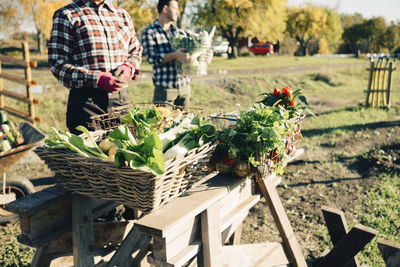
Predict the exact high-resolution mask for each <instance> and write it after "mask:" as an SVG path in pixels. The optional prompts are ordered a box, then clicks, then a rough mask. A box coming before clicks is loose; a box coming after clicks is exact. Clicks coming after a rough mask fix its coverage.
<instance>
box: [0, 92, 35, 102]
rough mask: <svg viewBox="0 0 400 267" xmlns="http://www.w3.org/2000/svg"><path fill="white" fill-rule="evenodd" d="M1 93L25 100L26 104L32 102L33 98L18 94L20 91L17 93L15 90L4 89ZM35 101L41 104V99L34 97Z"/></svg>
mask: <svg viewBox="0 0 400 267" xmlns="http://www.w3.org/2000/svg"><path fill="white" fill-rule="evenodd" d="M0 95H3V96H6V97H9V98H13V99H16V100H18V101H21V102H24V103H26V104H30V103H31V100H30V99H29V98H27V97H26V96H24V95H21V94H18V93H15V92H12V91H8V90H2V91H0ZM33 103H34V104H39V100H37V99H33Z"/></svg>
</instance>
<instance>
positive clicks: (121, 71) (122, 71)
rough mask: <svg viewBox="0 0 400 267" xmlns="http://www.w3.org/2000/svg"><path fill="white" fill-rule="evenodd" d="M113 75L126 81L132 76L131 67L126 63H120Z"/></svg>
mask: <svg viewBox="0 0 400 267" xmlns="http://www.w3.org/2000/svg"><path fill="white" fill-rule="evenodd" d="M115 77H117V78H118V79H120V80H122V81H124V82H128V81H129V80H130V79H131V78H132V68H131V66H129V65H128V64H127V63H124V64H122V65H121V66H120V67H119V68H118V69H117V70H116V71H115Z"/></svg>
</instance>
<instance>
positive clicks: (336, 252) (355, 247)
mask: <svg viewBox="0 0 400 267" xmlns="http://www.w3.org/2000/svg"><path fill="white" fill-rule="evenodd" d="M377 234H378V231H376V230H374V229H372V228H369V227H366V226H363V225H361V224H356V225H355V226H354V227H353V228H352V229H351V230H350V232H349V233H348V234H347V235H346V236H344V237H343V238H342V239H340V241H339V242H338V243H337V244H336V245H335V246H334V247H333V249H332V250H331V251H330V252H329V253H328V254H327V255H326V256H325V257H324V258H323V259H322V260H321V261H320V262H318V264H317V267H337V266H346V264H348V263H349V262H350V261H351V260H352V259H353V258H354V256H356V255H357V253H358V252H360V251H361V250H362V249H363V248H364V246H365V245H366V244H368V242H369V241H371V239H372V238H374V237H375V236H376V235H377Z"/></svg>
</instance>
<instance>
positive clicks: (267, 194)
mask: <svg viewBox="0 0 400 267" xmlns="http://www.w3.org/2000/svg"><path fill="white" fill-rule="evenodd" d="M258 186H259V188H260V190H261V192H262V194H263V195H264V198H265V200H266V201H267V204H268V207H269V209H270V210H271V213H272V217H273V218H274V221H275V224H276V226H277V227H278V230H279V233H280V235H281V237H282V241H283V244H284V246H285V248H286V250H287V253H288V254H289V257H290V260H291V263H292V264H294V265H295V266H299V267H307V263H306V261H305V259H304V256H303V254H302V252H301V249H300V246H299V244H298V243H297V240H296V236H295V235H294V232H293V229H292V226H291V225H290V221H289V218H288V217H287V215H286V212H285V209H284V207H283V205H282V202H281V200H280V198H279V195H278V192H277V191H276V188H275V186H274V185H273V184H272V183H269V182H266V181H265V179H260V180H258Z"/></svg>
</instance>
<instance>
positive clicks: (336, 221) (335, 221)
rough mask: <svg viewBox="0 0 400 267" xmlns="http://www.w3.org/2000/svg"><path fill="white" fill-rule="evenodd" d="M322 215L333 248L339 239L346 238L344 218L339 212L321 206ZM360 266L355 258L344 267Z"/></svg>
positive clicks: (346, 230)
mask: <svg viewBox="0 0 400 267" xmlns="http://www.w3.org/2000/svg"><path fill="white" fill-rule="evenodd" d="M321 209H322V214H323V215H324V219H325V224H326V226H327V228H328V232H329V235H330V237H331V241H332V244H333V246H335V245H336V244H337V243H338V242H339V241H340V239H342V238H343V237H344V236H346V234H347V232H348V231H349V230H348V227H347V222H346V218H345V217H344V213H343V211H341V210H338V209H335V208H331V207H326V206H322V207H321ZM358 266H360V264H359V263H358V260H357V257H354V258H353V259H352V260H350V262H349V263H348V264H347V265H346V267H358Z"/></svg>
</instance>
